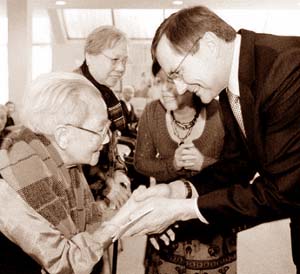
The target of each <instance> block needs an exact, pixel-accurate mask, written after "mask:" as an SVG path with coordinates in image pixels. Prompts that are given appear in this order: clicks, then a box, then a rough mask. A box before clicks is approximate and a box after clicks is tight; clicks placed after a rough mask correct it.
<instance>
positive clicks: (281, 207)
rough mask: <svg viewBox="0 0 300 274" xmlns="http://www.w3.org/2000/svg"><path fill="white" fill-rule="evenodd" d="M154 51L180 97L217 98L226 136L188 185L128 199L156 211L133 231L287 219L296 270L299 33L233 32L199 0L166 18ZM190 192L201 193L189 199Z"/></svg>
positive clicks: (299, 154)
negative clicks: (180, 223) (218, 153)
mask: <svg viewBox="0 0 300 274" xmlns="http://www.w3.org/2000/svg"><path fill="white" fill-rule="evenodd" d="M152 56H153V58H155V59H157V61H158V62H159V64H160V65H161V67H162V68H163V69H164V71H165V72H166V73H167V74H168V76H169V79H170V81H173V82H174V83H175V84H176V86H177V90H178V92H179V93H180V94H182V93H184V92H186V91H187V90H189V91H191V92H194V93H196V94H197V95H198V96H199V97H200V98H201V101H202V102H203V103H209V102H210V101H211V100H212V99H213V98H215V97H217V96H219V99H220V104H221V107H222V112H223V115H224V124H225V130H226V135H225V141H224V142H225V143H224V149H223V155H222V158H221V160H220V161H219V162H217V163H216V164H214V165H212V166H210V167H208V168H206V169H204V170H203V172H201V173H200V174H199V175H197V176H196V177H194V178H193V179H192V180H191V182H183V181H176V182H174V183H173V185H172V184H170V188H167V186H162V185H160V186H156V187H154V188H149V189H148V190H147V191H146V190H145V189H142V191H140V190H137V191H136V192H135V193H134V194H133V196H132V199H131V200H130V202H132V203H133V204H134V203H135V202H136V201H138V207H139V210H140V211H137V212H136V214H138V213H139V212H141V211H143V210H145V208H152V212H151V213H149V214H148V215H147V216H145V217H144V218H143V219H142V220H141V221H140V222H139V223H137V224H136V225H135V226H133V227H131V228H130V229H129V230H128V231H127V234H128V235H133V234H144V233H147V234H151V233H157V232H162V231H163V230H164V229H166V228H167V227H168V226H169V225H171V224H172V223H174V222H175V221H177V220H187V219H193V218H199V219H200V221H201V223H202V224H203V225H204V224H205V223H206V224H212V225H214V224H216V225H221V224H228V225H231V226H236V225H238V226H239V225H242V224H245V223H261V222H266V221H271V220H277V219H282V218H288V217H289V218H291V220H292V222H291V232H292V247H293V257H294V263H295V264H296V266H298V273H300V254H299V248H300V239H299V238H300V236H299V235H300V225H299V221H297V216H298V215H299V213H300V37H287V36H285V37H283V36H274V35H270V34H258V33H254V32H252V31H247V30H240V31H239V32H238V33H236V32H235V30H234V29H233V28H232V27H231V26H230V25H228V24H227V23H226V22H224V21H223V20H222V19H221V18H219V17H218V16H217V15H216V14H215V13H213V12H212V11H210V10H209V9H207V8H205V7H202V6H196V7H192V8H187V9H183V10H180V11H178V12H177V13H175V14H172V15H171V16H170V17H169V18H167V19H166V20H165V21H164V22H163V23H162V24H161V25H160V27H159V28H158V30H157V31H156V34H155V37H154V39H153V42H152ZM212 138H213V136H212ZM180 160H181V161H189V159H187V158H184V157H183V158H182V159H180ZM255 174H258V175H257V176H255V179H254V180H253V181H251V180H252V179H253V177H254V175H255ZM250 182H251V183H250ZM191 183H192V184H191ZM191 192H192V195H193V197H196V198H194V199H185V200H184V199H183V198H185V197H186V194H189V193H191ZM151 196H152V197H151ZM189 196H190V195H189ZM133 198H134V199H135V200H134V201H132V200H133ZM146 198H148V199H146ZM170 198H172V199H170ZM199 233H201V230H199Z"/></svg>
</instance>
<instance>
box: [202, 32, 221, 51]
mask: <svg viewBox="0 0 300 274" xmlns="http://www.w3.org/2000/svg"><path fill="white" fill-rule="evenodd" d="M201 42H202V44H205V46H206V47H207V49H208V50H209V52H210V54H211V55H214V56H218V55H219V52H220V42H221V40H220V38H218V37H217V35H216V34H214V33H213V32H211V31H207V32H205V34H204V35H203V37H202V38H201V39H200V52H201ZM203 46H204V45H203Z"/></svg>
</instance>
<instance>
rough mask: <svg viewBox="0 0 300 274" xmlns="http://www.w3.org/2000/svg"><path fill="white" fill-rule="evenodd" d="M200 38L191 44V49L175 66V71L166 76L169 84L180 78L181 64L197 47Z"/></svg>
mask: <svg viewBox="0 0 300 274" xmlns="http://www.w3.org/2000/svg"><path fill="white" fill-rule="evenodd" d="M201 38H202V37H199V38H197V39H196V41H195V42H194V43H193V44H192V46H191V48H190V49H189V50H188V51H187V53H186V54H185V55H184V57H183V58H182V59H181V61H180V62H179V64H178V65H177V67H176V69H175V70H174V71H171V72H170V73H169V74H167V77H168V81H169V82H174V80H176V79H178V78H179V77H180V75H179V70H180V67H181V66H182V64H183V62H184V61H185V59H186V58H187V57H188V56H189V55H190V54H191V52H192V51H193V49H194V47H195V46H196V45H197V43H198V42H199V40H200V39H201Z"/></svg>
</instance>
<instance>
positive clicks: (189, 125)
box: [171, 108, 200, 146]
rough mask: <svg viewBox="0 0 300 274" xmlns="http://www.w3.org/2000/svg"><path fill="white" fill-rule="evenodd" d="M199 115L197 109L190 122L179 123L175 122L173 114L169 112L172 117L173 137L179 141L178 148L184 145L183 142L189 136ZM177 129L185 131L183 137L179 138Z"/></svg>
mask: <svg viewBox="0 0 300 274" xmlns="http://www.w3.org/2000/svg"><path fill="white" fill-rule="evenodd" d="M199 113H200V110H199V109H198V108H197V109H196V113H195V115H194V118H193V119H192V120H191V121H189V122H180V121H178V120H176V118H175V116H174V112H173V111H171V117H172V121H171V125H172V129H173V133H174V135H175V136H176V137H177V138H178V139H179V140H180V142H179V143H178V145H179V146H180V145H182V144H183V143H184V141H185V140H186V139H187V138H188V137H189V136H190V135H191V133H192V130H193V127H194V125H195V124H196V121H197V119H198V117H199ZM178 128H181V129H182V130H184V131H186V132H185V134H184V135H183V136H180V134H179V132H178Z"/></svg>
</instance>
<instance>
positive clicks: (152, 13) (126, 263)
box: [0, 0, 300, 274]
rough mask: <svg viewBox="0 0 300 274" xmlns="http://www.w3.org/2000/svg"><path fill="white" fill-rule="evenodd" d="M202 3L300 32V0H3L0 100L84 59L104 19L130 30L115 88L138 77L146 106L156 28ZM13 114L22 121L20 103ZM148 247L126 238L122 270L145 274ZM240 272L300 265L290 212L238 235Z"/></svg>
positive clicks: (265, 26) (139, 99)
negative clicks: (295, 257) (182, 10)
mask: <svg viewBox="0 0 300 274" xmlns="http://www.w3.org/2000/svg"><path fill="white" fill-rule="evenodd" d="M176 2H178V3H176ZM180 2H182V3H180ZM197 4H203V5H206V6H208V7H209V8H211V9H213V10H214V11H216V13H218V14H219V15H220V16H221V17H222V18H224V19H225V20H226V21H227V22H228V23H230V24H231V25H232V26H233V27H234V28H236V30H238V29H240V28H246V29H250V30H254V31H256V32H267V33H273V34H280V35H298V36H300V0H280V1H278V0H184V1H171V0H163V1H154V0H69V1H68V0H66V1H54V0H0V104H4V103H5V102H6V101H8V100H10V101H13V102H15V104H16V109H17V110H18V108H19V106H20V104H21V102H22V98H23V96H26V88H27V86H28V84H29V83H30V81H31V80H32V79H34V78H35V77H37V76H38V75H39V74H41V73H45V72H50V71H72V70H73V69H75V68H76V67H78V66H80V65H81V63H82V61H83V44H84V39H85V37H86V36H87V34H88V33H89V32H90V31H91V30H93V29H94V28H95V27H98V26H99V25H115V26H116V27H117V28H119V29H121V30H123V31H124V32H125V33H126V34H127V35H128V37H129V38H130V45H129V62H128V64H127V70H126V74H125V76H124V78H123V79H122V82H120V83H119V84H118V85H117V86H116V87H115V92H116V93H119V92H120V90H121V88H122V86H123V85H127V84H131V85H133V86H134V87H135V88H136V90H137V93H136V96H135V98H134V100H133V103H134V106H135V108H136V110H137V112H139V114H140V113H141V112H142V110H143V108H144V106H145V104H146V103H147V101H148V98H147V96H148V94H147V91H146V90H147V89H150V88H151V86H152V85H153V79H152V77H151V73H150V67H151V56H150V45H151V39H152V37H153V35H154V32H155V30H156V28H157V27H158V26H159V24H160V23H161V22H162V20H163V19H164V18H166V17H168V16H169V15H170V14H172V13H173V12H175V11H176V10H178V9H180V8H182V7H185V6H191V5H197ZM14 118H15V120H17V121H18V111H17V112H16V114H15V117H14ZM0 248H1V247H0ZM144 248H145V238H144V237H139V238H133V239H124V240H122V242H121V250H120V253H119V265H118V273H119V274H143V256H144V253H143V252H144ZM238 273H239V274H287V273H295V268H294V265H293V264H292V258H291V246H290V235H289V220H282V221H279V222H273V223H269V224H263V225H260V226H258V227H255V228H253V229H250V230H247V231H244V232H241V233H240V234H239V235H238Z"/></svg>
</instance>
